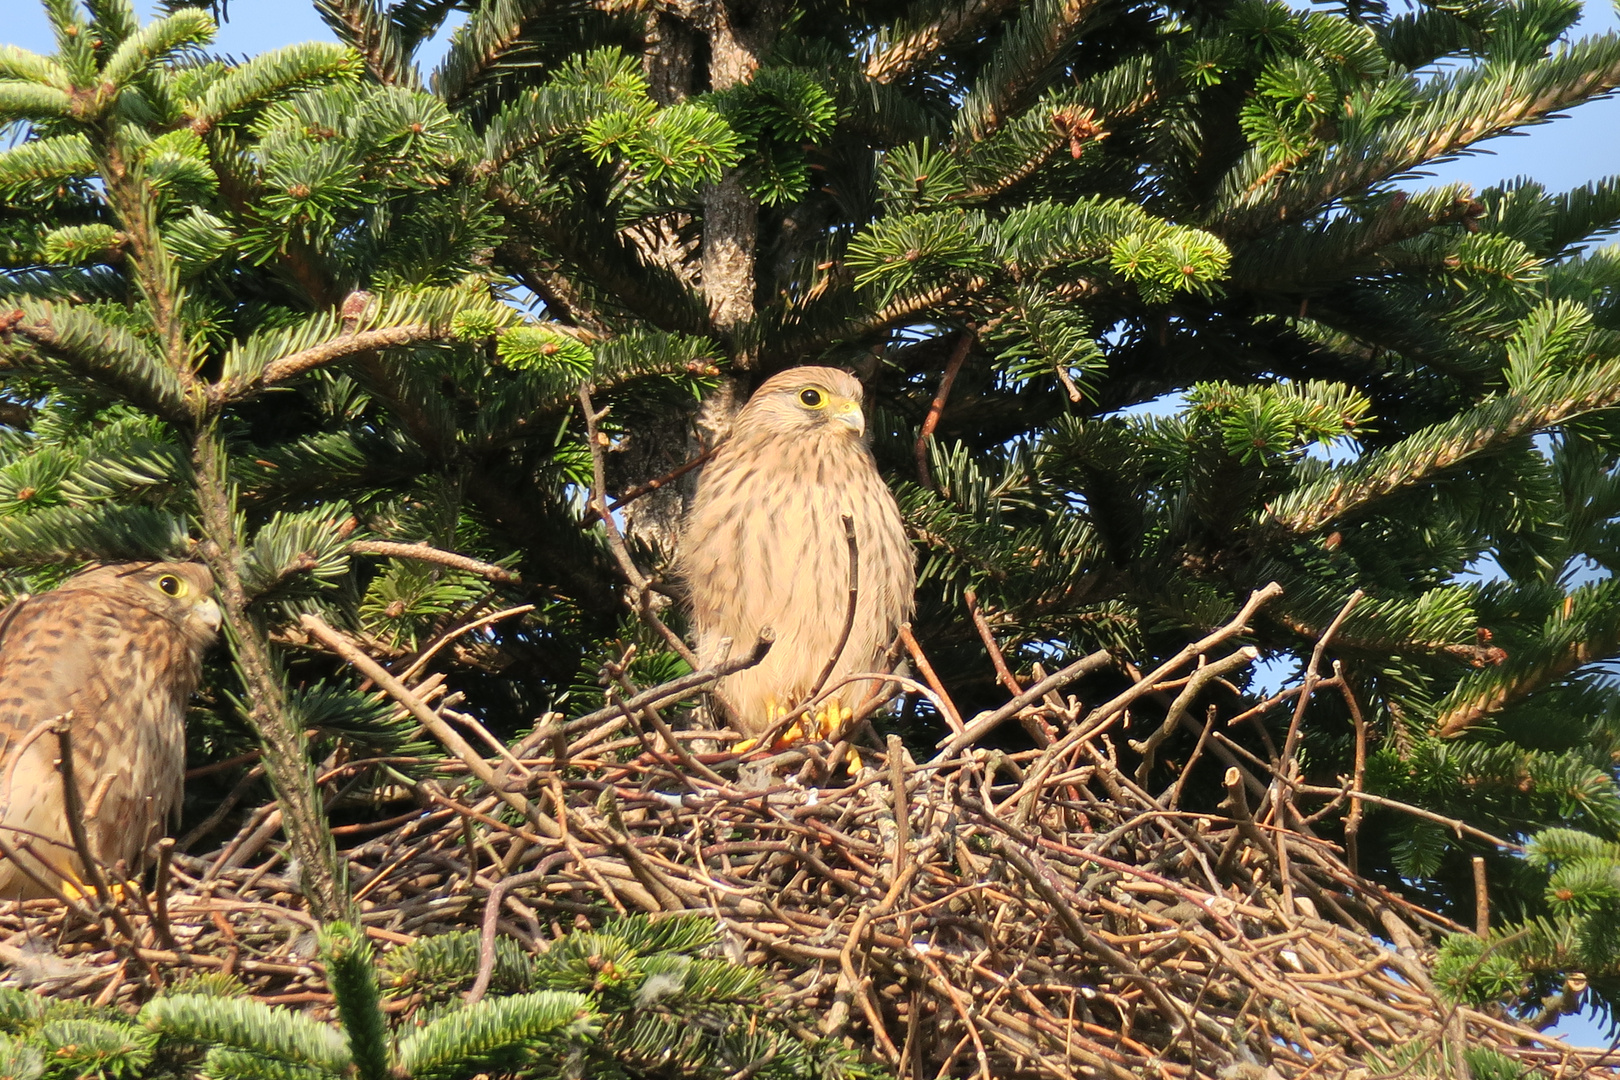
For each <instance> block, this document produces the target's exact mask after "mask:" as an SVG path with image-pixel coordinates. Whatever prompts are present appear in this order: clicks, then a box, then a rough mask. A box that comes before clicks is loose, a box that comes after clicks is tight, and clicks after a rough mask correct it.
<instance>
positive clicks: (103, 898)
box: [51, 709, 140, 945]
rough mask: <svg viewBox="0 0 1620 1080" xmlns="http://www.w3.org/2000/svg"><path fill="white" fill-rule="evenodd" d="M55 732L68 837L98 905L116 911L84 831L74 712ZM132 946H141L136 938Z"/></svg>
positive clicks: (55, 725) (54, 727) (54, 724)
mask: <svg viewBox="0 0 1620 1080" xmlns="http://www.w3.org/2000/svg"><path fill="white" fill-rule="evenodd" d="M51 730H52V731H53V732H54V733H55V734H56V746H57V752H58V755H59V756H58V757H57V760H56V769H57V771H58V772H60V773H61V774H62V809H63V810H64V811H65V812H66V813H67V826H68V835H69V836H70V837H72V838H73V849H74V850H75V851H77V852H78V853H79V862H80V863H82V864H83V865H84V876H85V877H86V878H88V879H89V881H90V886H91V888H93V889H95V891H96V905H97V906H98V907H100V908H101V909H102V911H103V912H106V911H108V910H109V909H110V908H111V907H112V886H110V885H108V884H107V875H106V874H104V873H102V872H101V862H100V860H98V859H97V858H96V852H95V850H94V849H93V848H91V846H90V834H89V833H88V832H86V831H85V828H84V821H85V814H84V803H83V801H81V800H80V798H79V785H78V781H77V780H75V779H74V775H73V711H72V710H71V709H70V710H68V711H67V712H65V713H63V714H62V715H61V716H59V717H57V718H56V719H55V720H54V721H52V723H51ZM130 944H131V945H139V944H140V942H139V941H137V940H135V939H134V938H133V937H132V938H130Z"/></svg>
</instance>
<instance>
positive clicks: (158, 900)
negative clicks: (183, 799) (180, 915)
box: [152, 836, 176, 949]
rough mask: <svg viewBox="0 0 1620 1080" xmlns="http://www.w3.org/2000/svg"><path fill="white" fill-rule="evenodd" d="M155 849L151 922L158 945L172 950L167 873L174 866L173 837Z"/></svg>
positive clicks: (161, 842) (172, 936)
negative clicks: (155, 874) (154, 887)
mask: <svg viewBox="0 0 1620 1080" xmlns="http://www.w3.org/2000/svg"><path fill="white" fill-rule="evenodd" d="M157 849H158V864H157V891H156V893H155V894H154V896H153V899H152V922H153V924H154V925H155V926H156V927H157V936H158V943H159V944H161V945H162V946H163V947H164V948H165V949H173V948H175V947H176V946H175V943H174V934H173V933H172V932H171V930H170V927H169V871H170V870H171V869H172V868H173V865H174V837H172V836H165V837H164V838H163V839H161V840H159V841H158V842H157Z"/></svg>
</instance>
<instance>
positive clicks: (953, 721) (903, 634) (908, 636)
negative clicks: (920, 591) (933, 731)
mask: <svg viewBox="0 0 1620 1080" xmlns="http://www.w3.org/2000/svg"><path fill="white" fill-rule="evenodd" d="M900 640H901V642H902V643H904V645H905V647H906V652H908V653H910V654H911V661H912V663H914V664H916V665H917V670H918V671H920V672H922V677H923V681H924V682H926V683H927V684H928V688H929V689H930V690H932V691H933V692H934V696H935V697H937V698H938V699H939V708H940V715H941V716H942V717H943V718H944V720H945V726H946V727H948V728H950V729H951V734H952V735H960V734H961V733H962V730H963V728H964V726H965V725H964V724H963V723H962V714H961V713H960V712H958V711H957V709H956V702H954V701H952V700H951V695H949V694H947V693H946V692H945V684H944V683H942V682H940V681H939V676H938V675H937V674H935V673H934V665H933V664H930V663H929V662H928V657H927V656H926V655H925V654H924V653H923V651H922V646H921V645H919V644H918V643H917V636H916V635H915V634H913V633H912V632H911V624H910V623H901V624H900Z"/></svg>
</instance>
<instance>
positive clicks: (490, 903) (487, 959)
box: [466, 866, 556, 1005]
mask: <svg viewBox="0 0 1620 1080" xmlns="http://www.w3.org/2000/svg"><path fill="white" fill-rule="evenodd" d="M554 873H556V870H555V869H553V868H552V867H550V866H542V867H541V868H540V869H538V870H530V871H528V872H527V873H523V874H517V875H515V876H513V877H508V878H502V879H501V880H500V881H497V882H496V883H495V884H494V885H491V886H490V888H489V894H488V896H487V897H486V898H485V900H484V922H483V926H482V928H481V929H480V930H479V933H478V977H477V978H476V979H474V980H473V984H472V988H471V989H469V990H468V991H467V994H466V1000H467V1004H468V1005H476V1004H477V1003H478V1002H480V1001H482V1000H483V997H484V994H485V993H486V992H487V991H488V990H489V982H490V979H491V978H492V977H493V976H494V974H495V930H496V928H497V927H498V926H499V925H500V918H501V901H503V900H504V899H506V894H507V893H509V892H511V891H512V890H513V889H518V888H521V887H523V886H524V885H531V884H533V883H535V882H537V881H544V880H546V879H547V878H549V877H551V876H552V875H553V874H554Z"/></svg>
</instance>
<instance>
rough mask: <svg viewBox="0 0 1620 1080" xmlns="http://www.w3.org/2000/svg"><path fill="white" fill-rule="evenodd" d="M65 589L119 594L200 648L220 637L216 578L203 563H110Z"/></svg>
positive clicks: (74, 579) (70, 582)
mask: <svg viewBox="0 0 1620 1080" xmlns="http://www.w3.org/2000/svg"><path fill="white" fill-rule="evenodd" d="M63 585H64V587H67V586H72V587H75V588H84V587H89V588H95V589H100V590H107V591H112V592H116V593H117V594H119V595H122V596H123V597H125V598H126V599H128V600H130V601H131V602H133V603H136V604H139V605H140V606H141V607H144V608H146V609H147V610H148V611H152V612H156V613H157V614H159V615H162V616H163V617H164V618H166V619H168V620H169V621H170V622H172V623H174V624H175V625H176V626H178V627H179V628H180V630H181V632H182V633H183V634H184V635H185V636H186V637H187V638H189V639H190V640H191V642H192V643H193V645H194V646H196V647H198V648H203V647H206V646H208V645H209V644H212V642H213V640H214V638H215V637H216V636H218V634H219V626H220V622H221V621H222V620H221V616H220V610H219V604H218V603H216V602H215V601H214V595H213V594H214V575H213V574H211V573H209V572H208V568H207V567H206V566H203V565H201V564H199V563H184V562H125V563H107V564H105V565H103V566H97V567H94V568H92V569H89V570H85V571H83V572H81V573H78V574H75V575H73V577H72V578H70V579H68V581H66V582H64V583H63Z"/></svg>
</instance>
